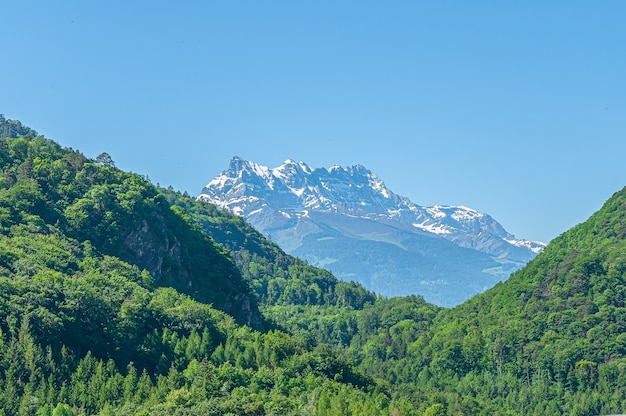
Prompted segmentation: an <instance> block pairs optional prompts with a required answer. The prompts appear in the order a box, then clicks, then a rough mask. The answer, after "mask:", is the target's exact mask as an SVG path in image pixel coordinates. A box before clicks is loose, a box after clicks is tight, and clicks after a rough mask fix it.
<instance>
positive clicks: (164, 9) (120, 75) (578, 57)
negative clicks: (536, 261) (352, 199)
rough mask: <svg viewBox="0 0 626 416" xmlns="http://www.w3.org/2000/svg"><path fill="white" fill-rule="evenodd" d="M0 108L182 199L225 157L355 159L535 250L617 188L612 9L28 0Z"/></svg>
mask: <svg viewBox="0 0 626 416" xmlns="http://www.w3.org/2000/svg"><path fill="white" fill-rule="evenodd" d="M0 13H1V14H2V19H1V20H2V35H0V42H1V45H0V79H1V82H2V88H1V90H0V113H3V114H5V116H6V117H7V118H10V119H18V120H20V121H22V122H23V123H25V124H27V125H29V126H30V127H32V128H34V129H35V130H37V131H39V132H40V133H43V134H44V135H46V136H47V137H49V138H52V139H54V140H56V141H58V142H60V143H61V144H62V145H63V146H66V147H72V148H75V149H78V150H80V151H82V152H83V153H84V154H86V155H87V156H89V157H95V156H97V155H98V154H99V153H100V152H103V151H106V152H108V153H109V154H110V155H111V156H112V157H113V159H114V160H115V162H116V163H117V166H118V167H120V168H123V169H125V170H129V171H133V172H138V173H141V174H144V175H146V176H148V177H149V178H150V179H151V180H152V181H153V182H155V183H159V184H160V185H163V186H167V185H171V186H173V187H174V188H175V189H178V190H180V191H187V192H189V193H190V194H193V195H196V194H198V193H199V192H200V190H201V189H202V187H203V185H204V184H206V183H207V182H209V181H210V180H211V179H212V178H213V177H214V176H216V175H217V174H218V173H220V172H221V171H223V170H224V169H226V168H227V166H228V162H229V160H230V158H231V157H232V156H234V155H238V156H241V157H243V158H245V159H248V160H253V161H256V162H257V163H260V164H263V165H266V166H270V167H275V166H278V165H280V164H281V163H282V161H283V160H285V159H288V158H290V159H295V160H297V161H304V162H306V163H308V164H309V165H311V166H312V167H329V166H331V165H333V164H336V163H337V164H340V165H343V166H345V165H354V164H362V165H364V166H366V167H367V168H369V169H370V170H371V171H373V172H374V173H376V174H377V175H378V176H379V177H380V178H381V179H383V180H384V181H385V183H386V185H387V186H388V188H390V189H391V190H392V191H393V192H395V193H397V194H399V195H403V196H407V197H409V198H410V199H411V200H412V201H413V202H415V203H417V204H420V205H434V204H454V205H466V206H469V207H472V208H475V209H478V210H480V211H483V212H487V213H489V214H491V215H492V216H493V217H494V218H496V219H497V220H498V221H500V222H501V223H502V224H503V225H504V227H505V228H506V229H507V230H509V231H510V232H512V233H513V234H515V235H517V236H518V237H520V238H529V239H534V240H542V241H549V240H550V239H552V238H554V237H555V236H557V235H559V234H560V233H562V232H564V231H566V230H567V229H568V228H570V227H571V226H573V225H575V224H577V223H579V222H582V221H584V220H585V219H586V218H587V217H588V216H589V215H590V214H591V213H592V212H594V211H596V210H597V209H598V208H600V206H601V205H602V203H603V202H604V201H605V200H606V199H608V198H609V197H610V196H611V195H612V194H613V193H614V192H615V191H617V190H619V189H621V188H622V187H623V186H624V185H626V163H625V161H626V24H624V22H625V21H626V1H622V0H615V1H610V0H609V1H601V2H599V1H584V2H583V1H550V2H544V1H532V2H501V1H490V2H486V1H472V2H468V1H448V2H440V1H385V2H383V1H376V2H374V1H364V0H359V1H309V2H304V1H287V0H285V1H180V2H164V1H95V0H94V1H63V0H60V1H37V2H35V1H28V0H20V1H15V0H4V1H2V5H1V7H0Z"/></svg>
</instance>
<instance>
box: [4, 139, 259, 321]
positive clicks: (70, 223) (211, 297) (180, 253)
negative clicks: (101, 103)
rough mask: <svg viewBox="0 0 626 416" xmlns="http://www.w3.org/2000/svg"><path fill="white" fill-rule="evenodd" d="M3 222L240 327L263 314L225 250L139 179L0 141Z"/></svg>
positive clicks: (100, 162) (48, 145) (44, 145)
mask: <svg viewBox="0 0 626 416" xmlns="http://www.w3.org/2000/svg"><path fill="white" fill-rule="evenodd" d="M0 169H1V172H0V224H2V226H3V228H4V229H5V230H6V232H7V233H11V230H12V227H14V226H19V225H23V224H25V223H27V224H33V226H38V224H41V225H42V226H43V225H44V224H47V225H52V226H54V227H55V228H56V229H58V230H59V231H60V232H62V233H64V234H66V235H67V236H68V237H71V238H74V239H76V242H77V244H85V243H87V242H89V244H91V246H93V248H94V249H96V250H97V251H98V252H100V253H102V254H108V255H111V256H116V257H119V258H120V259H122V260H124V261H126V262H128V263H131V264H134V265H136V266H138V267H139V268H140V269H146V270H148V272H150V274H151V275H152V276H153V277H154V278H155V280H156V283H157V284H158V285H161V286H171V287H174V288H176V289H178V290H179V291H181V292H183V293H188V294H190V295H191V296H193V297H194V298H196V299H198V300H200V301H202V302H206V303H212V304H214V305H215V306H216V307H217V308H219V309H222V310H224V311H226V312H227V313H230V314H232V315H233V316H235V317H236V318H237V319H239V320H240V321H241V322H247V323H250V324H254V325H256V324H259V323H260V321H261V315H260V314H259V312H258V309H257V306H256V301H255V299H254V297H253V296H252V295H251V293H250V291H249V288H248V286H247V284H246V282H245V281H244V280H243V278H242V277H241V275H240V273H239V271H238V270H237V269H236V267H234V266H233V264H232V262H231V260H230V258H229V257H228V254H227V252H226V251H225V250H224V249H223V248H221V247H220V246H218V245H216V244H215V243H214V242H213V241H212V240H211V239H210V238H209V237H207V236H206V235H204V234H203V233H202V232H200V230H197V229H195V228H194V226H192V224H190V223H188V222H186V221H185V219H184V217H183V216H182V212H180V211H177V210H176V209H171V207H170V205H169V204H168V203H167V201H166V200H165V198H163V196H161V195H160V194H159V193H158V191H157V189H156V188H155V187H154V186H153V185H152V184H150V183H149V182H148V181H147V180H146V179H144V178H143V177H141V176H139V175H137V174H132V173H126V172H123V171H121V170H119V169H117V168H115V167H114V165H113V163H112V161H111V160H110V157H107V155H101V157H99V158H98V159H97V160H90V159H88V158H86V157H85V156H83V155H82V154H81V153H79V152H77V151H74V150H72V149H63V148H62V147H61V146H59V145H58V144H57V143H55V142H53V141H51V140H48V139H45V138H43V137H41V136H37V137H30V136H25V137H19V138H5V139H2V141H0Z"/></svg>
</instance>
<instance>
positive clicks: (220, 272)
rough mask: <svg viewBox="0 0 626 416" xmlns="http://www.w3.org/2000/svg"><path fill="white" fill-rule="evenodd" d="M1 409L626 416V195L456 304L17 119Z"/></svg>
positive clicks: (5, 125) (8, 165)
mask: <svg viewBox="0 0 626 416" xmlns="http://www.w3.org/2000/svg"><path fill="white" fill-rule="evenodd" d="M0 133H4V135H5V136H8V137H5V138H2V139H0V415H6V416H9V415H51V416H59V415H148V414H150V415H225V414H232V415H498V414H499V415H532V414H535V415H561V414H572V415H597V414H611V413H622V412H624V411H625V410H626V388H625V387H624V386H626V372H625V370H626V357H625V354H626V335H625V334H626V332H625V329H626V309H625V307H626V305H625V302H626V282H625V277H626V276H625V273H626V244H625V237H626V189H625V190H622V191H620V192H617V193H616V194H615V195H614V196H613V197H612V198H610V199H609V200H608V201H607V202H606V204H605V205H604V207H603V208H602V209H601V210H600V211H598V212H597V213H596V214H594V215H593V216H592V217H591V218H590V219H589V220H588V221H586V222H585V223H583V224H581V225H579V226H577V227H575V228H573V229H572V230H570V231H568V232H566V233H564V234H563V235H561V236H560V237H558V238H556V239H555V240H553V242H552V243H551V244H550V245H549V246H548V247H547V248H546V249H545V251H544V252H543V253H542V254H540V255H539V256H538V257H537V258H536V259H534V260H533V261H532V262H531V263H530V264H529V265H528V266H527V267H525V268H524V269H522V270H520V271H518V272H517V273H515V274H514V275H512V276H511V277H510V278H509V279H508V280H507V281H506V282H504V283H501V284H498V285H497V286H495V287H494V288H492V289H490V290H488V291H487V292H485V293H483V294H481V295H479V296H476V297H474V298H472V299H470V300H469V301H467V302H466V303H464V304H462V305H460V306H458V307H456V308H454V309H444V308H439V307H436V306H434V305H432V304H429V303H427V302H425V301H424V300H423V299H422V298H420V297H417V296H409V297H402V298H391V299H386V298H383V297H380V296H376V294H374V293H371V292H368V291H366V290H364V289H363V288H362V287H361V286H359V285H357V284H355V283H349V282H342V281H338V280H337V279H336V278H335V277H334V276H332V274H330V273H328V272H327V271H324V270H320V269H317V268H315V267H312V266H310V265H308V264H306V263H305V262H303V261H302V260H299V259H296V258H293V257H291V256H289V255H287V254H285V253H284V252H283V251H282V250H281V249H280V248H279V247H277V246H276V245H275V244H274V243H272V242H271V241H269V240H267V239H265V238H263V237H262V236H261V235H260V234H259V233H258V232H257V231H256V230H254V229H253V228H251V227H250V226H249V225H248V224H247V223H246V222H245V221H244V220H242V219H241V218H238V217H235V216H233V215H231V214H228V213H225V212H223V211H220V210H217V209H216V208H215V207H214V206H212V205H210V204H205V203H202V202H199V201H195V200H194V199H192V198H190V197H189V196H187V195H183V194H180V193H178V192H175V191H174V190H172V189H159V188H157V187H155V186H153V185H152V184H151V183H150V182H149V181H148V180H147V179H146V178H144V177H142V176H140V175H137V174H131V173H127V172H123V171H121V170H119V169H117V168H116V167H115V165H114V162H113V161H112V160H111V158H110V157H108V155H106V154H103V155H100V156H98V157H97V158H96V159H89V158H87V157H85V156H84V155H82V154H81V153H80V152H78V151H76V150H72V149H66V148H62V147H61V146H60V145H59V144H57V143H55V142H53V141H51V140H48V139H45V138H43V137H41V136H37V133H36V132H35V131H34V130H32V129H29V128H27V127H25V126H23V125H21V123H19V122H17V121H12V120H6V119H5V118H4V117H0Z"/></svg>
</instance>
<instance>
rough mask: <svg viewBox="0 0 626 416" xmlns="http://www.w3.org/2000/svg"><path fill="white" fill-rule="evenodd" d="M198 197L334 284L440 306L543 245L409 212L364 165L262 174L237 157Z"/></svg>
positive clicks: (288, 167) (456, 214) (476, 223)
mask: <svg viewBox="0 0 626 416" xmlns="http://www.w3.org/2000/svg"><path fill="white" fill-rule="evenodd" d="M198 198H199V199H201V200H204V201H207V202H210V203H213V204H215V205H217V206H218V207H220V208H223V209H226V210H229V211H231V212H233V213H235V214H237V215H240V216H242V217H244V218H246V219H247V220H248V222H250V223H251V224H252V225H253V226H254V227H255V228H257V229H258V230H259V231H261V232H262V233H264V234H265V235H266V236H269V237H270V238H271V239H272V240H273V241H275V242H276V243H277V244H278V245H280V246H281V247H282V248H283V249H284V250H285V251H287V252H288V253H290V254H293V255H296V256H298V257H301V258H304V259H306V260H307V261H308V262H309V263H311V264H313V265H316V266H319V267H324V268H327V269H329V270H331V271H332V272H333V273H335V275H336V276H337V277H339V278H342V279H344V280H355V281H359V282H361V283H362V284H363V285H364V286H365V287H367V288H369V289H371V290H374V291H376V292H377V293H380V294H383V295H387V296H395V295H408V294H420V295H423V296H424V298H425V299H426V300H429V301H431V302H434V303H438V304H442V305H446V306H451V305H454V304H457V303H460V302H462V301H463V300H465V299H467V298H469V297H470V296H471V295H473V294H475V293H478V292H480V291H482V290H484V289H486V288H488V287H490V286H492V285H493V284H495V283H496V282H497V281H499V280H503V279H505V278H506V277H508V275H509V274H510V273H511V272H512V271H514V270H516V269H517V268H519V267H521V266H523V265H524V264H525V263H526V262H528V261H529V260H530V259H532V258H533V257H534V256H535V255H536V254H537V253H539V252H540V251H541V250H542V249H543V247H544V244H543V243H539V242H533V241H528V240H522V239H517V238H516V237H515V236H513V235H511V234H510V233H508V232H507V231H506V230H505V229H504V228H503V227H502V226H501V225H500V224H499V223H498V222H497V221H496V220H494V219H493V218H492V217H490V216H489V215H487V214H484V213H480V212H478V211H476V210H473V209H471V208H467V207H463V206H440V205H438V206H433V207H422V206H419V205H416V204H414V203H413V202H411V201H410V200H409V199H407V198H405V197H402V196H399V195H396V194H394V193H393V192H391V191H390V190H389V189H388V188H387V187H386V186H385V184H384V182H383V181H382V180H381V179H380V178H378V177H377V176H376V175H375V174H373V173H372V172H370V171H369V170H367V169H366V168H365V167H363V166H361V165H356V166H352V167H341V166H338V165H334V166H331V167H330V168H328V169H326V168H316V169H313V168H311V167H309V166H308V165H307V164H305V163H303V162H295V161H293V160H287V161H285V162H284V163H283V164H282V165H281V166H279V167H276V168H268V167H266V166H262V165H259V164H257V163H254V162H251V161H245V160H243V159H241V158H239V157H234V158H233V159H232V160H231V161H230V166H229V168H228V169H227V170H226V171H224V172H222V173H221V174H220V175H219V176H217V177H216V178H215V179H213V180H212V181H211V182H209V183H208V184H207V185H206V187H204V189H203V190H202V193H201V194H200V196H199V197H198Z"/></svg>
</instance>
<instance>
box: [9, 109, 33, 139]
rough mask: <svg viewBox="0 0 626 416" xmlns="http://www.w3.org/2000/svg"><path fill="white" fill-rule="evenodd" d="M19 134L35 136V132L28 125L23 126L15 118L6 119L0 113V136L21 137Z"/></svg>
mask: <svg viewBox="0 0 626 416" xmlns="http://www.w3.org/2000/svg"><path fill="white" fill-rule="evenodd" d="M21 136H31V137H35V136H37V132H36V131H35V130H33V129H31V128H29V127H26V126H24V125H23V124H22V123H20V122H19V121H17V120H7V119H6V118H5V117H4V114H0V138H5V137H13V138H15V137H21Z"/></svg>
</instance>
